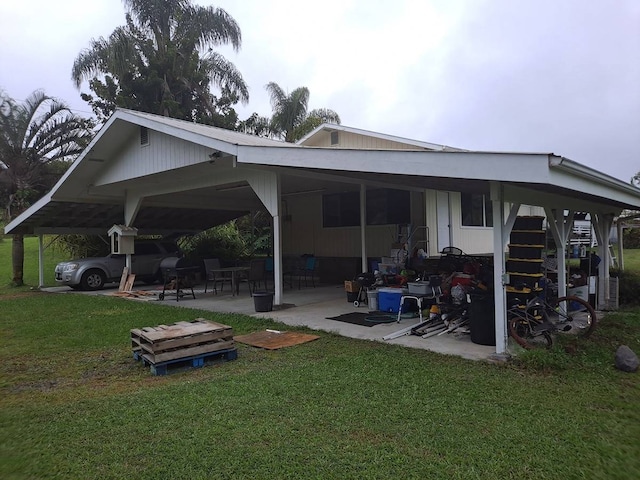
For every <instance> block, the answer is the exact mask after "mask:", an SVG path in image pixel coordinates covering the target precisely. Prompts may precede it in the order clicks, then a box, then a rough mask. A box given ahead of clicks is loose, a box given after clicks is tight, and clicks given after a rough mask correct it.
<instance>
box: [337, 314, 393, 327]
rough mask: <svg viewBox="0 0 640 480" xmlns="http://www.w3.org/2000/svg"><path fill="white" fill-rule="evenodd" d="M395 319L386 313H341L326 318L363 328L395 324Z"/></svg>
mask: <svg viewBox="0 0 640 480" xmlns="http://www.w3.org/2000/svg"><path fill="white" fill-rule="evenodd" d="M396 319H397V317H396V316H395V315H389V314H386V313H375V312H367V313H365V312H350V313H343V314H342V315H338V316H337V317H327V320H336V321H338V322H345V323H353V324H354V325H362V326H363V327H373V326H374V325H378V324H380V323H392V322H395V321H396Z"/></svg>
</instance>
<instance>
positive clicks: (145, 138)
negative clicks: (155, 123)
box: [140, 127, 149, 146]
mask: <svg viewBox="0 0 640 480" xmlns="http://www.w3.org/2000/svg"><path fill="white" fill-rule="evenodd" d="M140 145H143V146H144V145H149V129H148V128H147V127H140Z"/></svg>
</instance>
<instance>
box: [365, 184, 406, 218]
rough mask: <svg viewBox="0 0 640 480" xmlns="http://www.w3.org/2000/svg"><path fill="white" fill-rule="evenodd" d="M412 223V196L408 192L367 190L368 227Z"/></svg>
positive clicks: (383, 189)
mask: <svg viewBox="0 0 640 480" xmlns="http://www.w3.org/2000/svg"><path fill="white" fill-rule="evenodd" d="M407 223H411V194H410V193H409V192H408V191H406V190H392V189H389V188H379V189H375V190H367V225H390V224H407Z"/></svg>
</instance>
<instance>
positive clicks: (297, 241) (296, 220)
mask: <svg viewBox="0 0 640 480" xmlns="http://www.w3.org/2000/svg"><path fill="white" fill-rule="evenodd" d="M411 204H412V212H411V219H412V221H414V222H415V225H423V224H424V207H423V206H422V204H423V200H422V194H420V193H415V192H414V193H412V198H411ZM282 214H283V218H284V219H285V220H284V221H283V225H282V248H283V252H284V253H285V254H287V255H302V254H305V253H313V254H315V255H316V256H318V257H360V256H361V254H362V253H361V239H360V227H359V226H354V227H333V228H324V227H323V226H322V195H321V194H318V195H308V196H305V197H295V201H290V200H287V199H286V198H285V199H283V205H282ZM414 238H415V239H420V235H419V234H418V233H416V235H415V236H414ZM395 240H396V225H395V224H394V225H371V226H367V230H366V242H367V256H368V257H382V256H389V251H390V249H391V245H392V243H393V242H395Z"/></svg>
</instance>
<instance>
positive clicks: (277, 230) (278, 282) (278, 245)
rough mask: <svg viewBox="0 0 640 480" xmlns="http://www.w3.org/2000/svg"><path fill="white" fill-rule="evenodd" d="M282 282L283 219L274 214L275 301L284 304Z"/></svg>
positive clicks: (277, 303)
mask: <svg viewBox="0 0 640 480" xmlns="http://www.w3.org/2000/svg"><path fill="white" fill-rule="evenodd" d="M278 178H279V177H278ZM279 183H280V182H278V184H279ZM279 191H280V189H279V188H278V193H279ZM279 197H280V195H279V194H278V198H279ZM282 283H283V278H282V221H281V219H280V215H279V214H278V215H274V216H273V287H274V298H273V303H274V304H276V305H282Z"/></svg>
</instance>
